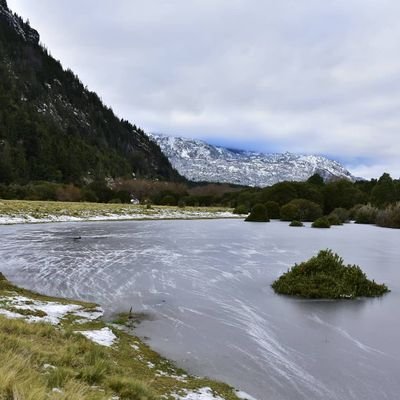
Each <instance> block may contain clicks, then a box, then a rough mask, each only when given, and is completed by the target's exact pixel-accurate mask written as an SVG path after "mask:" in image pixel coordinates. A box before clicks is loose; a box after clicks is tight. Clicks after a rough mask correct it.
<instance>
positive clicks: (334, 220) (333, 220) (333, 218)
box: [326, 214, 343, 225]
mask: <svg viewBox="0 0 400 400" xmlns="http://www.w3.org/2000/svg"><path fill="white" fill-rule="evenodd" d="M326 218H327V219H328V221H329V223H330V224H331V225H343V223H342V221H341V220H340V219H339V217H338V216H337V215H336V214H329V215H328V216H327V217H326Z"/></svg>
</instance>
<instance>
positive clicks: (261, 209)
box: [245, 204, 269, 222]
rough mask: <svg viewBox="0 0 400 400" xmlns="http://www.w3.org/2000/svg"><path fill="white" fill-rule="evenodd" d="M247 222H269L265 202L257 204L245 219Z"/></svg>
mask: <svg viewBox="0 0 400 400" xmlns="http://www.w3.org/2000/svg"><path fill="white" fill-rule="evenodd" d="M245 221H247V222H269V218H268V214H267V209H266V207H265V206H264V204H256V205H255V206H254V207H253V208H252V209H251V212H250V215H249V216H248V217H247V218H246V219H245Z"/></svg>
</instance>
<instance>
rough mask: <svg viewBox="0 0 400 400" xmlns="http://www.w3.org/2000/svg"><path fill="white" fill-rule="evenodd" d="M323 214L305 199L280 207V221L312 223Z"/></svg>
mask: <svg viewBox="0 0 400 400" xmlns="http://www.w3.org/2000/svg"><path fill="white" fill-rule="evenodd" d="M322 214H323V212H322V208H321V207H320V206H319V205H318V204H317V203H314V202H313V201H310V200H307V199H295V200H292V201H290V202H289V203H287V204H285V205H284V206H282V207H281V210H280V216H281V220H282V221H293V220H298V221H310V222H311V221H314V220H316V219H317V218H319V217H321V216H322Z"/></svg>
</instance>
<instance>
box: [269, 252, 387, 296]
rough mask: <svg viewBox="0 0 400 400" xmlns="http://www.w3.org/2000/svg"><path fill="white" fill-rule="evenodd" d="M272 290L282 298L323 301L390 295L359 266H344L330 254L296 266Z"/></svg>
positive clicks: (321, 253) (341, 261)
mask: <svg viewBox="0 0 400 400" xmlns="http://www.w3.org/2000/svg"><path fill="white" fill-rule="evenodd" d="M272 287H273V289H274V290H275V292H276V293H279V294H285V295H292V296H299V297H305V298H323V299H341V298H345V299H354V298H355V297H375V296H382V295H383V294H385V293H387V292H388V291H389V290H388V288H387V286H386V285H384V284H381V285H380V284H377V283H375V281H370V280H368V279H367V277H366V275H365V273H364V272H362V270H361V268H360V267H359V266H357V265H345V264H344V262H343V259H342V258H341V257H339V256H338V255H337V254H335V253H333V252H332V251H331V250H322V251H320V252H319V253H318V255H317V256H315V257H312V258H311V259H310V260H308V261H306V262H302V263H301V264H295V265H294V267H292V268H291V269H290V270H289V271H287V272H286V273H284V274H283V275H282V276H281V277H280V278H279V279H277V280H276V281H275V282H274V283H273V284H272Z"/></svg>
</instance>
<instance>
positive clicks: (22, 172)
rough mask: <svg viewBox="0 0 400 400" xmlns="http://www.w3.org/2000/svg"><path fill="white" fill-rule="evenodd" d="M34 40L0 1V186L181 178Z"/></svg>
mask: <svg viewBox="0 0 400 400" xmlns="http://www.w3.org/2000/svg"><path fill="white" fill-rule="evenodd" d="M49 18H50V16H49ZM39 40H40V37H39V33H38V32H37V31H36V30H34V29H33V28H31V27H30V25H29V23H28V22H24V21H23V20H22V19H21V18H20V17H18V16H17V15H15V14H13V13H12V12H11V11H10V10H9V8H8V6H7V2H6V1H5V0H0V183H13V182H18V183H24V182H29V181H34V180H46V181H54V182H78V183H79V182H87V181H90V180H93V179H94V178H104V177H118V176H127V177H128V176H129V177H132V174H135V175H136V176H139V177H146V178H159V179H162V180H181V179H182V178H181V177H180V175H179V174H178V173H177V172H176V171H175V170H174V169H173V168H172V166H171V164H170V162H169V161H168V159H167V158H166V157H165V156H164V154H163V153H162V152H161V150H160V149H159V147H158V146H157V144H155V143H154V142H153V141H151V140H149V138H148V136H147V135H146V134H145V133H144V132H143V131H142V130H141V129H139V128H138V127H136V126H135V125H131V124H130V123H129V122H128V121H124V120H120V119H119V118H117V117H116V116H115V114H114V113H113V111H112V110H111V109H110V108H108V107H106V106H105V105H104V104H103V103H102V101H101V99H100V98H99V96H98V95H97V94H96V93H93V92H91V91H89V90H88V89H87V88H86V87H85V86H84V85H83V84H82V83H81V82H80V80H79V78H78V77H77V76H76V75H75V74H74V73H73V72H72V71H70V70H64V69H63V67H62V65H61V64H60V62H59V61H56V60H55V59H54V58H53V57H51V55H50V54H49V52H48V51H47V50H46V49H45V48H44V47H43V46H42V45H41V44H40V42H39Z"/></svg>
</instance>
